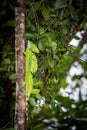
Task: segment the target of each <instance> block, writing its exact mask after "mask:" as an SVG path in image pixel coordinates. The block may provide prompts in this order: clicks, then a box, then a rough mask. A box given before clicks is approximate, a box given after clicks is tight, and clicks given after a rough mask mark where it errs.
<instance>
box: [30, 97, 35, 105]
mask: <svg viewBox="0 0 87 130" xmlns="http://www.w3.org/2000/svg"><path fill="white" fill-rule="evenodd" d="M29 102H30V104H31V106H33V107H35V106H36V101H35V98H32V97H30V99H29Z"/></svg>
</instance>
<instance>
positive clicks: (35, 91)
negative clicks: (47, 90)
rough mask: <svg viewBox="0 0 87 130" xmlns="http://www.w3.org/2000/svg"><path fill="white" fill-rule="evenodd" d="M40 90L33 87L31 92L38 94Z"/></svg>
mask: <svg viewBox="0 0 87 130" xmlns="http://www.w3.org/2000/svg"><path fill="white" fill-rule="evenodd" d="M39 92H40V89H33V90H32V94H38V93H39Z"/></svg>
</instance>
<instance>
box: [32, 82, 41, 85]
mask: <svg viewBox="0 0 87 130" xmlns="http://www.w3.org/2000/svg"><path fill="white" fill-rule="evenodd" d="M41 84H42V81H38V82H35V83H34V84H33V86H39V85H41Z"/></svg>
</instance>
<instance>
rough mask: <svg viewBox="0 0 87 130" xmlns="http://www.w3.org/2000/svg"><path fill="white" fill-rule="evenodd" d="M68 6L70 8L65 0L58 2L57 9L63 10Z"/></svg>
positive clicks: (58, 0)
mask: <svg viewBox="0 0 87 130" xmlns="http://www.w3.org/2000/svg"><path fill="white" fill-rule="evenodd" d="M67 6H68V4H67V3H66V1H65V0H56V3H55V9H61V8H65V7H67Z"/></svg>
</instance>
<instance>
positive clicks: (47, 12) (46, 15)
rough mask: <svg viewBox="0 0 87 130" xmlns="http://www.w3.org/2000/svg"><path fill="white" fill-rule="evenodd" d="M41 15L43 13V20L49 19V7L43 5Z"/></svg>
mask: <svg viewBox="0 0 87 130" xmlns="http://www.w3.org/2000/svg"><path fill="white" fill-rule="evenodd" d="M42 15H43V17H44V19H45V20H49V19H50V8H48V7H47V8H46V7H43V8H42Z"/></svg>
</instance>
